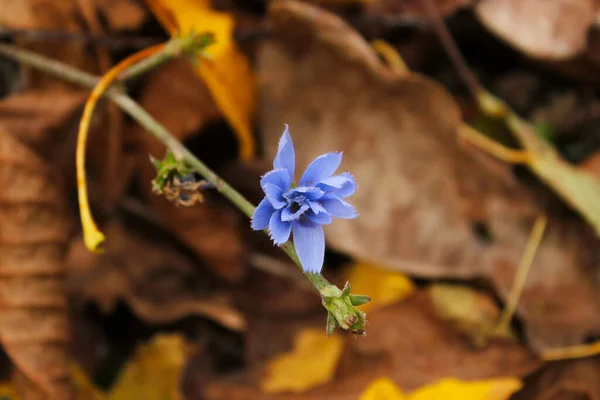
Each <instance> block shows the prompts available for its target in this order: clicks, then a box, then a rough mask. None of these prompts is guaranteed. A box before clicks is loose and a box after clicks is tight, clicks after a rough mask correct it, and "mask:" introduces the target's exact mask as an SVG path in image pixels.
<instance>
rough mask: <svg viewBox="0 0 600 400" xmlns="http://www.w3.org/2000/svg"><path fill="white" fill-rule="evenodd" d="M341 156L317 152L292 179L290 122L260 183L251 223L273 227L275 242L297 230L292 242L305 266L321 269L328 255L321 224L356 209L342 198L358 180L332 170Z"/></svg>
mask: <svg viewBox="0 0 600 400" xmlns="http://www.w3.org/2000/svg"><path fill="white" fill-rule="evenodd" d="M341 162H342V153H327V154H323V155H322V156H319V157H317V158H316V159H315V160H314V161H313V162H312V163H310V165H309V166H308V168H306V171H304V174H302V177H301V178H300V182H299V183H298V185H296V184H295V183H294V170H295V168H296V154H295V152H294V144H293V143H292V137H291V136H290V132H289V127H288V125H287V124H286V125H285V131H284V132H283V135H282V136H281V139H280V140H279V148H278V150H277V156H276V157H275V160H274V161H273V168H274V169H273V170H272V171H269V172H268V173H267V174H266V175H264V176H263V177H262V179H261V181H260V186H261V187H262V189H263V191H264V192H265V195H266V196H265V198H264V199H263V200H262V201H261V202H260V204H259V205H258V207H256V210H255V211H254V215H253V216H252V229H254V230H263V229H266V228H269V231H270V234H271V239H272V240H273V242H275V244H277V245H279V244H283V243H285V242H287V241H288V239H289V238H290V234H292V233H293V240H294V247H295V248H296V252H297V253H298V258H299V259H300V262H301V263H302V267H303V268H304V271H306V272H311V273H318V272H321V268H323V257H324V256H325V235H324V233H323V227H322V225H327V224H330V223H331V222H332V220H333V217H337V218H343V219H352V218H356V217H357V216H358V214H357V213H356V211H355V210H354V207H352V206H351V205H350V204H348V203H347V202H345V201H344V200H343V199H345V198H346V197H348V196H350V195H352V194H353V193H354V192H355V191H356V182H355V181H354V177H353V176H352V175H350V174H349V173H346V172H344V173H342V174H339V175H333V173H334V172H335V171H336V170H337V169H338V167H339V165H340V163H341Z"/></svg>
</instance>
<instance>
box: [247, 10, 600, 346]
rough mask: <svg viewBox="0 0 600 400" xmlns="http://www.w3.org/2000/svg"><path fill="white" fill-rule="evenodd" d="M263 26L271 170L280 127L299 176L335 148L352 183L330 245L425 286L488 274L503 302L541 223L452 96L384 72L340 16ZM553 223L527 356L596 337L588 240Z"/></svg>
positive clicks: (528, 294)
mask: <svg viewBox="0 0 600 400" xmlns="http://www.w3.org/2000/svg"><path fill="white" fill-rule="evenodd" d="M270 18H271V22H272V25H273V29H274V35H273V38H272V40H269V41H266V42H265V43H264V44H263V45H262V47H261V49H260V52H259V60H258V62H259V68H258V73H259V78H260V79H259V81H260V93H261V99H262V104H261V106H260V111H261V116H262V126H263V128H264V137H265V140H264V143H265V144H266V149H265V152H266V156H265V157H266V159H272V158H273V156H274V154H275V152H276V145H277V140H278V138H279V136H280V135H281V132H282V129H283V126H284V125H283V124H284V123H288V124H289V125H290V129H291V132H292V135H293V137H294V142H295V145H296V155H297V158H298V161H297V164H298V167H297V170H302V168H303V167H304V166H306V165H307V164H308V163H309V162H310V161H311V160H312V159H313V158H314V157H316V156H318V155H320V154H323V153H326V152H328V151H344V161H343V163H342V165H341V167H340V171H349V172H351V173H352V174H354V176H355V177H356V181H357V182H358V185H359V190H358V191H357V193H356V194H355V195H353V197H352V204H353V205H355V207H356V208H357V210H358V212H359V213H360V218H358V219H356V220H352V221H341V220H340V221H335V223H333V224H331V225H328V226H327V227H326V235H327V241H328V245H329V246H331V247H333V248H336V249H338V250H341V251H344V252H347V253H348V254H350V255H352V256H354V257H356V258H358V259H365V260H371V261H373V262H377V263H379V264H381V265H385V266H387V267H390V268H394V269H397V270H400V271H403V272H408V273H411V274H416V275H420V276H426V277H453V278H474V277H484V278H487V279H489V280H490V281H491V282H492V283H493V285H494V287H495V288H496V290H497V292H498V294H499V295H500V296H501V297H505V296H506V295H507V294H508V292H509V289H510V287H511V285H512V282H513V277H514V276H515V272H516V268H517V265H518V264H519V260H520V258H521V253H522V251H523V248H524V246H525V243H526V242H527V238H528V237H529V234H530V230H531V227H532V226H533V222H534V220H535V218H536V217H537V215H538V213H539V212H540V208H539V205H538V204H537V203H536V201H535V200H534V196H533V193H532V192H531V191H530V190H529V189H527V188H526V187H524V186H523V185H521V184H520V183H519V182H517V181H516V180H515V178H514V177H512V175H510V174H509V173H507V172H508V171H506V170H503V169H499V168H494V169H492V168H489V162H488V163H485V162H482V161H484V160H485V158H482V157H481V154H478V153H476V152H474V151H473V150H471V149H469V148H465V147H464V146H461V145H460V144H459V143H458V141H457V139H456V130H457V128H458V126H459V124H460V112H459V109H458V106H457V105H456V103H455V102H454V101H453V99H452V98H451V96H450V95H449V94H448V93H446V92H445V91H444V90H443V89H442V88H441V87H439V86H438V85H436V84H435V83H434V82H432V81H431V80H429V79H427V78H425V77H423V76H420V75H418V74H416V73H410V72H407V73H406V74H404V75H402V76H399V75H397V74H394V73H392V71H390V70H389V69H388V68H387V67H386V66H385V65H383V64H382V63H381V62H380V61H379V59H378V58H377V55H376V54H375V52H374V51H373V50H372V49H371V48H370V47H369V46H368V44H367V43H366V42H365V41H364V40H363V39H362V38H361V37H360V35H359V34H358V33H357V32H355V31H353V30H352V29H351V28H350V27H349V26H348V25H346V24H345V23H344V22H343V21H342V20H340V19H339V18H338V17H336V16H334V15H332V14H329V13H327V12H325V11H323V10H321V9H319V8H316V7H313V6H310V5H308V4H304V3H301V2H296V1H282V2H277V3H274V4H273V5H272V6H271V10H270ZM307 71H310V73H308V72H307ZM475 155H477V157H474V156H475ZM552 215H554V216H555V218H553V219H552V220H551V221H550V224H549V226H548V228H547V231H546V234H545V236H544V240H543V242H542V244H541V246H540V248H539V249H538V252H537V254H536V258H535V260H534V264H533V267H532V270H531V272H530V274H529V276H528V280H527V285H526V287H525V291H524V293H523V297H522V298H521V302H520V304H519V308H518V314H519V315H520V316H521V317H522V318H523V319H524V321H525V328H526V332H527V335H528V338H529V339H530V341H531V344H532V345H533V347H534V348H536V349H541V348H546V347H558V346H562V345H566V344H567V343H570V344H577V343H581V342H582V341H583V340H584V339H585V337H586V336H588V335H589V334H591V333H593V332H598V331H599V328H600V310H599V309H598V306H597V302H596V301H595V300H594V299H595V295H594V293H597V292H598V290H599V288H598V283H597V280H596V279H595V278H594V276H593V275H594V273H593V268H592V265H593V260H594V257H595V255H597V254H598V250H597V246H596V245H595V244H594V243H596V239H595V238H594V236H593V233H592V232H588V231H587V230H586V229H585V228H584V225H582V223H581V222H580V221H575V220H574V219H572V218H561V216H560V215H561V212H560V211H557V210H555V212H553V213H552Z"/></svg>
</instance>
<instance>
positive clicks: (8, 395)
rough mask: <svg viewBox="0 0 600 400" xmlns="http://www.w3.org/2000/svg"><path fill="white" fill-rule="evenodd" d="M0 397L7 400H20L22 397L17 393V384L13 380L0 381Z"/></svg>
mask: <svg viewBox="0 0 600 400" xmlns="http://www.w3.org/2000/svg"><path fill="white" fill-rule="evenodd" d="M0 399H6V400H20V399H21V398H20V397H19V395H18V394H17V390H16V389H15V385H14V384H13V383H12V381H4V382H0Z"/></svg>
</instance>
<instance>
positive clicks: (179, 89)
mask: <svg viewBox="0 0 600 400" xmlns="http://www.w3.org/2000/svg"><path fill="white" fill-rule="evenodd" d="M139 102H140V104H141V105H142V106H143V107H144V108H145V109H146V110H147V111H148V112H149V113H150V114H152V116H153V117H154V118H155V119H156V120H157V121H158V122H160V123H161V124H162V125H163V126H164V127H165V128H166V129H168V130H169V132H170V133H171V134H172V135H174V136H175V137H176V138H177V139H179V140H181V141H183V140H185V139H186V138H188V137H190V136H192V135H194V134H196V133H197V132H198V131H199V130H200V129H201V127H202V126H203V125H205V124H206V123H207V122H208V121H210V120H213V119H215V118H218V116H219V115H220V114H219V110H218V109H217V107H216V105H215V104H214V102H213V101H212V99H211V97H210V94H209V92H208V89H207V88H206V86H205V85H204V84H203V83H202V81H200V80H198V79H197V77H196V76H195V74H194V72H193V70H192V68H191V66H190V65H188V63H187V62H185V61H183V60H181V61H175V62H172V63H170V64H169V65H167V66H165V67H163V68H161V69H159V70H158V71H156V72H154V73H153V75H152V76H151V78H150V81H149V83H148V85H147V86H146V88H145V90H144V92H143V94H142V96H141V98H140V100H139ZM131 135H132V136H133V137H135V138H136V140H137V142H138V145H139V147H140V151H141V152H142V154H143V156H142V157H141V160H140V162H141V171H140V174H139V181H138V182H139V184H140V187H141V188H142V189H143V191H144V194H145V195H146V197H147V198H148V199H149V201H150V202H151V204H152V208H153V209H154V211H155V212H156V214H157V215H158V217H159V218H160V219H161V221H162V222H163V223H164V224H165V225H166V226H167V227H169V229H170V230H171V231H172V233H173V234H174V235H176V236H179V237H180V238H181V239H182V240H183V241H184V242H185V243H186V244H187V245H188V246H189V247H190V248H192V249H193V250H194V251H195V252H196V253H197V254H198V255H199V256H200V257H201V258H202V259H203V260H205V261H206V262H207V264H208V266H209V267H210V268H211V269H212V270H213V271H214V272H215V273H216V274H217V275H219V276H220V277H222V278H225V279H227V280H229V281H239V280H240V279H241V278H242V277H243V275H244V273H245V271H246V264H245V263H244V261H243V259H244V247H243V245H242V242H241V237H240V224H241V222H240V217H239V215H238V214H236V212H235V211H234V210H233V209H232V208H231V207H227V206H224V205H222V204H216V203H215V202H213V201H211V200H210V199H209V200H207V201H206V202H205V203H203V204H200V205H197V206H195V207H193V208H187V207H185V208H178V207H175V206H174V205H173V204H172V203H171V202H170V201H168V200H167V199H165V198H164V197H163V196H157V195H156V194H155V193H153V191H152V184H151V181H152V179H154V178H155V175H156V170H155V168H154V166H153V165H152V164H151V163H150V162H149V161H148V158H147V157H148V156H147V155H148V154H149V155H151V156H153V157H155V158H158V159H162V158H163V156H164V154H165V147H164V145H163V144H162V143H160V142H159V141H158V140H157V139H156V138H154V137H153V136H152V135H149V134H148V133H147V132H146V131H145V130H144V128H142V127H140V126H138V125H136V126H135V127H133V128H132V132H131Z"/></svg>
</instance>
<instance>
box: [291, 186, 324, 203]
mask: <svg viewBox="0 0 600 400" xmlns="http://www.w3.org/2000/svg"><path fill="white" fill-rule="evenodd" d="M324 194H325V192H324V191H323V190H321V189H319V188H317V187H307V186H301V187H297V188H295V189H292V190H290V191H289V192H288V195H287V198H288V199H294V198H296V197H297V196H299V195H303V196H305V197H306V198H307V199H308V200H318V199H320V198H321V197H323V195H324Z"/></svg>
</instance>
